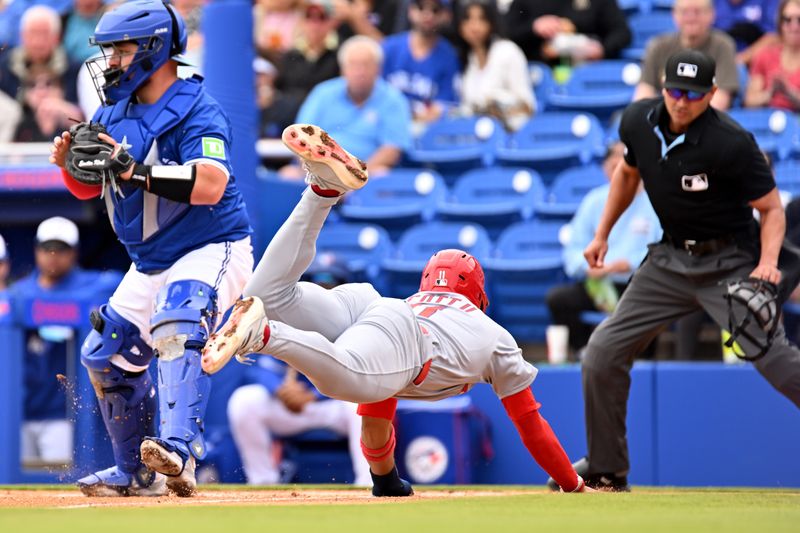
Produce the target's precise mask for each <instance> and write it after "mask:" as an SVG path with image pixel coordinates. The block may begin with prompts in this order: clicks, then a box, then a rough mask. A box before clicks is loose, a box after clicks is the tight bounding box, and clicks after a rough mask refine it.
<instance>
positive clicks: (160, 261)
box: [94, 77, 250, 273]
mask: <svg viewBox="0 0 800 533" xmlns="http://www.w3.org/2000/svg"><path fill="white" fill-rule="evenodd" d="M94 120H95V121H97V122H101V123H102V124H104V125H105V126H106V128H107V129H108V131H109V134H110V135H111V136H112V137H113V138H114V139H115V140H116V141H117V142H119V143H121V144H123V145H124V146H125V148H126V150H128V152H129V153H130V154H131V156H133V158H134V159H135V160H136V161H137V162H139V163H143V164H147V165H182V164H185V163H187V162H190V161H192V160H196V159H200V158H201V157H202V154H204V153H205V148H206V146H207V144H204V143H207V142H208V139H213V140H214V141H216V142H218V143H221V144H222V146H226V145H227V144H228V143H229V140H230V125H229V124H228V123H227V120H226V119H224V115H223V114H222V112H221V109H220V108H219V104H218V103H217V102H216V101H214V100H213V99H212V98H211V97H210V96H208V95H207V94H206V92H205V89H204V88H203V84H202V78H200V77H192V78H190V79H186V80H183V79H179V80H177V81H176V82H175V83H173V84H172V85H171V86H170V88H169V89H168V90H167V92H166V93H165V94H164V95H163V96H162V97H161V98H160V99H159V100H158V102H156V103H155V104H152V105H144V104H135V103H134V102H133V101H132V98H127V99H125V100H122V101H120V102H118V103H116V104H114V105H111V106H106V107H102V108H100V109H99V110H98V112H97V113H96V114H95V117H94ZM198 132H200V134H199V135H198ZM205 135H208V137H206V136H205ZM194 141H196V142H194ZM193 142H194V143H193ZM215 146H216V145H215ZM223 152H224V150H223ZM225 155H226V154H225V153H223V154H222V161H220V162H219V163H220V166H223V167H225V168H226V169H227V170H228V172H230V164H229V161H228V160H227V159H226V158H225ZM227 156H228V157H229V156H230V154H227ZM212 157H213V156H212ZM121 192H122V194H115V193H114V192H113V191H112V190H111V188H110V187H108V188H107V190H106V192H105V201H106V207H107V209H108V213H109V218H110V219H111V224H112V226H113V228H114V231H115V232H116V234H117V236H118V237H119V240H120V241H121V242H122V244H123V245H124V246H125V248H126V249H127V251H128V254H129V255H130V257H131V259H132V260H133V262H134V263H135V264H136V268H137V270H138V271H139V272H143V273H151V272H158V271H162V270H165V269H167V268H169V267H170V266H171V265H172V264H174V263H175V262H176V261H177V260H178V259H180V258H181V257H183V256H184V255H186V254H187V253H188V252H190V251H193V250H196V249H199V248H202V247H203V246H205V245H206V244H210V243H216V242H225V241H235V240H240V239H243V238H245V237H247V236H248V235H249V234H250V226H249V223H248V220H247V215H246V213H245V210H244V201H243V199H242V197H241V194H240V193H239V191H238V188H237V187H236V184H235V182H234V180H233V177H230V179H229V180H228V185H227V187H226V190H225V193H224V195H223V198H222V199H221V200H220V202H219V203H217V204H216V205H213V206H206V205H202V206H201V205H190V204H186V203H181V202H174V201H172V200H167V199H166V198H162V197H159V196H156V195H154V194H151V193H149V192H146V191H144V190H142V189H140V188H138V187H135V186H132V185H128V184H125V183H124V182H122V183H121Z"/></svg>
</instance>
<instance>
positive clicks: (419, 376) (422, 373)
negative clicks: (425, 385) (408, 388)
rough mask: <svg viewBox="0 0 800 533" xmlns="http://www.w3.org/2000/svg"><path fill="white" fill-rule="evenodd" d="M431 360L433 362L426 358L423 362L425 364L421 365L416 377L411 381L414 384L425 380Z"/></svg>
mask: <svg viewBox="0 0 800 533" xmlns="http://www.w3.org/2000/svg"><path fill="white" fill-rule="evenodd" d="M432 362H433V359H428V360H427V361H426V362H425V364H424V365H422V370H420V371H419V374H417V377H415V378H414V381H413V383H414V385H419V384H420V383H422V382H423V381H425V378H427V377H428V372H429V371H430V369H431V363H432Z"/></svg>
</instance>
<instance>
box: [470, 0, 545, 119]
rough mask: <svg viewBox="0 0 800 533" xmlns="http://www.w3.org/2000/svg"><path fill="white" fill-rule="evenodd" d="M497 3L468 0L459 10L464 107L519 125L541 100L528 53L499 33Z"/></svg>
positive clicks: (471, 111) (472, 112) (472, 111)
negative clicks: (531, 74) (534, 86)
mask: <svg viewBox="0 0 800 533" xmlns="http://www.w3.org/2000/svg"><path fill="white" fill-rule="evenodd" d="M497 21H498V15H497V8H496V6H495V5H494V2H487V0H467V1H466V2H463V3H462V4H461V9H460V10H459V13H458V16H457V28H458V40H457V42H456V49H457V50H458V54H459V59H460V60H461V68H462V72H461V84H460V89H461V90H460V92H461V108H462V111H463V112H464V113H466V114H469V115H472V114H488V115H492V116H495V117H497V118H498V119H500V121H501V122H502V123H503V125H504V126H505V127H506V128H507V129H508V130H512V131H513V130H517V129H519V128H520V126H522V125H523V124H524V123H525V122H526V121H527V120H528V119H529V118H530V117H531V115H532V114H533V112H534V110H535V109H536V101H535V100H534V95H533V86H532V84H531V78H530V76H529V75H528V62H527V61H526V59H525V54H524V53H523V52H522V50H520V48H519V47H518V46H517V45H516V44H514V43H513V42H511V41H509V40H507V39H501V38H500V36H499V34H498V29H497V24H498V22H497Z"/></svg>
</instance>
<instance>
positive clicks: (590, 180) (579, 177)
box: [535, 165, 608, 220]
mask: <svg viewBox="0 0 800 533" xmlns="http://www.w3.org/2000/svg"><path fill="white" fill-rule="evenodd" d="M606 183H608V181H607V180H606V175H605V173H604V172H603V167H601V166H600V165H587V166H581V167H575V168H569V169H567V170H565V171H564V172H562V173H561V174H559V175H558V176H557V177H556V179H555V181H554V182H553V184H552V185H551V186H550V190H549V192H548V193H547V194H546V195H545V197H544V200H543V201H542V202H541V203H538V204H536V207H535V210H536V216H537V217H539V218H551V217H553V218H562V219H567V220H568V219H570V218H572V215H574V214H575V211H577V210H578V206H579V205H580V203H581V201H582V200H583V197H584V196H586V193H588V192H589V191H591V190H592V189H594V188H595V187H600V186H601V185H605V184H606Z"/></svg>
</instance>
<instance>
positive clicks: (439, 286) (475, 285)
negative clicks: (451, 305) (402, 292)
mask: <svg viewBox="0 0 800 533" xmlns="http://www.w3.org/2000/svg"><path fill="white" fill-rule="evenodd" d="M483 280H484V276H483V268H481V264H480V263H478V260H477V259H475V258H474V257H472V256H471V255H470V254H468V253H467V252H465V251H463V250H455V249H449V250H440V251H438V252H436V253H435V254H433V257H431V258H430V260H429V261H428V264H427V265H425V269H424V270H423V271H422V281H420V284H419V290H420V291H443V292H454V293H456V294H461V295H462V296H466V297H467V299H468V300H469V301H470V302H472V303H473V304H475V305H477V306H478V308H479V309H480V310H481V311H485V310H486V307H488V305H489V299H488V298H487V297H486V291H485V290H484V289H483Z"/></svg>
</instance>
